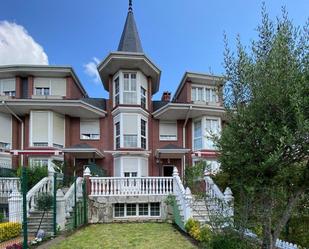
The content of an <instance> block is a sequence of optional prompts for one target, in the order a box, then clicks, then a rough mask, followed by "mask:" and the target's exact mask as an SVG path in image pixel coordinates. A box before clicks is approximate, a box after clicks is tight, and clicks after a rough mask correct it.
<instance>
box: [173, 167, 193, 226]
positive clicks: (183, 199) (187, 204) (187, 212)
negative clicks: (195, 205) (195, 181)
mask: <svg viewBox="0 0 309 249" xmlns="http://www.w3.org/2000/svg"><path fill="white" fill-rule="evenodd" d="M173 181H174V195H175V197H176V200H177V203H178V204H179V206H180V210H181V211H182V212H183V217H184V222H186V221H187V220H188V219H189V218H191V217H192V194H191V191H190V189H189V188H188V187H187V188H186V189H185V188H184V186H183V184H182V182H181V179H180V177H179V174H178V170H177V168H176V167H174V170H173Z"/></svg>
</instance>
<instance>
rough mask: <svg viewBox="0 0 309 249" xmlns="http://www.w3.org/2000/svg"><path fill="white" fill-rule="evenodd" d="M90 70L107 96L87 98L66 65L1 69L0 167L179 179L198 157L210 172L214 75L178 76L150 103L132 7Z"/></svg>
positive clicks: (150, 70)
mask: <svg viewBox="0 0 309 249" xmlns="http://www.w3.org/2000/svg"><path fill="white" fill-rule="evenodd" d="M98 72H99V75H100V77H101V80H102V83H103V86H104V89H105V90H106V91H107V92H108V94H109V98H108V99H104V98H91V97H89V96H88V94H87V92H86V91H85V89H84V88H83V85H82V83H81V82H80V81H79V79H78V77H77V75H76V74H75V72H74V70H73V68H71V67H63V66H35V65H11V66H1V67H0V167H2V168H13V169H14V168H17V167H18V166H19V165H35V164H40V165H46V166H47V167H48V168H49V170H50V171H53V168H54V166H55V165H54V163H53V162H54V161H55V160H56V161H65V162H66V164H67V168H68V169H69V172H71V173H73V171H74V170H76V173H77V174H78V175H82V173H83V170H84V166H85V165H88V164H90V163H95V164H96V165H97V166H98V167H99V168H102V169H104V170H105V171H106V175H107V176H118V177H144V176H171V175H172V173H173V167H177V169H178V171H179V173H180V176H183V174H184V171H185V168H186V167H188V166H190V165H194V164H195V163H197V162H199V161H201V160H202V161H207V163H208V164H209V165H210V170H211V171H213V172H215V171H217V170H218V168H219V164H218V162H217V151H216V148H215V146H214V143H213V139H212V135H214V134H220V131H221V129H222V127H223V125H224V121H225V111H224V107H223V103H222V94H221V86H222V85H223V78H222V77H219V76H214V75H207V74H200V73H193V72H185V73H184V76H183V78H182V79H181V82H180V84H179V86H178V88H177V90H176V92H175V94H174V95H173V97H171V93H170V92H168V91H164V92H163V94H162V98H161V100H153V95H154V94H156V93H157V92H158V91H159V89H160V75H161V71H160V69H159V68H158V67H157V66H156V65H155V64H154V62H153V61H152V60H150V59H149V58H148V57H147V55H146V54H145V53H144V51H143V49H142V43H141V41H140V38H139V35H138V30H137V26H136V23H135V20H134V15H133V10H132V6H130V7H129V11H128V14H127V18H126V22H125V26H124V29H123V33H122V35H121V39H120V43H119V46H118V50H117V51H115V52H112V53H110V54H109V55H108V56H107V57H106V58H105V59H104V60H103V61H102V62H101V63H100V64H99V65H98ZM163 87H164V86H163ZM165 87H166V86H165Z"/></svg>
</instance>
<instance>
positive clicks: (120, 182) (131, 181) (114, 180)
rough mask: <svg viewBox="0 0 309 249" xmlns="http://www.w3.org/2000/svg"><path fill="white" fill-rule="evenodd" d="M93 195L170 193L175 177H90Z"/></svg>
mask: <svg viewBox="0 0 309 249" xmlns="http://www.w3.org/2000/svg"><path fill="white" fill-rule="evenodd" d="M90 186H91V193H90V195H91V196H119V195H123V196H127V195H169V194H172V193H173V177H90Z"/></svg>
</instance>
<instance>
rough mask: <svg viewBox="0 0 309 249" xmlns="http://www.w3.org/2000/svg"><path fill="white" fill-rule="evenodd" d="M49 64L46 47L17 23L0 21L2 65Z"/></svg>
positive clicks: (0, 63)
mask: <svg viewBox="0 0 309 249" xmlns="http://www.w3.org/2000/svg"><path fill="white" fill-rule="evenodd" d="M8 64H34V65H38V64H41V65H48V57H47V55H46V53H45V52H44V49H43V48H42V46H41V45H40V44H38V43H37V42H36V41H35V40H34V39H33V38H32V37H31V36H30V35H29V34H28V32H27V30H26V29H25V28H24V27H23V26H21V25H18V24H16V23H11V22H8V21H0V65H8Z"/></svg>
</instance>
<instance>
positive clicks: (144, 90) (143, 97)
mask: <svg viewBox="0 0 309 249" xmlns="http://www.w3.org/2000/svg"><path fill="white" fill-rule="evenodd" d="M140 89H141V107H142V108H145V109H146V108H147V90H146V89H145V88H144V87H143V86H141V87H140ZM143 92H145V93H143ZM143 100H145V106H143Z"/></svg>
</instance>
